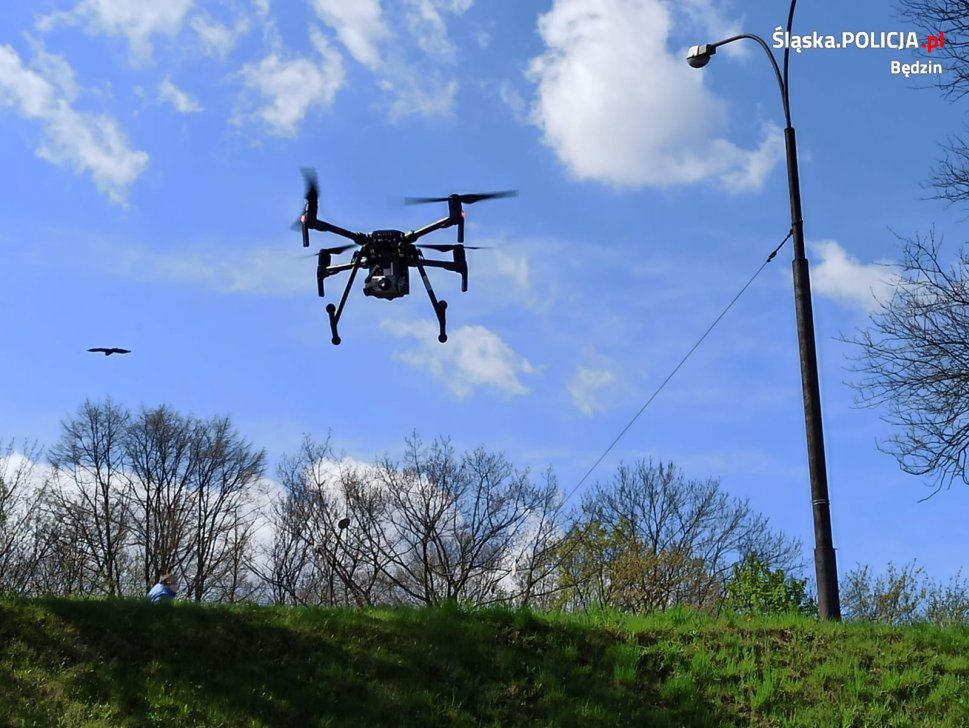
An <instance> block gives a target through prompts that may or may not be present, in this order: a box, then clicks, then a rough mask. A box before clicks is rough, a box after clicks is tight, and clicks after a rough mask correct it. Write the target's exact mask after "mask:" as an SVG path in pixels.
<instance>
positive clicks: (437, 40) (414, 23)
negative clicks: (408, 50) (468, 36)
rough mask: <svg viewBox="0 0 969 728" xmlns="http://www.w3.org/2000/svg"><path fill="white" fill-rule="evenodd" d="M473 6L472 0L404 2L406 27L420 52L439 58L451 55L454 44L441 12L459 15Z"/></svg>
mask: <svg viewBox="0 0 969 728" xmlns="http://www.w3.org/2000/svg"><path fill="white" fill-rule="evenodd" d="M473 4H474V0H452V1H450V2H449V1H448V0H406V6H407V25H408V28H409V30H410V32H411V35H412V36H414V38H416V39H417V45H418V46H420V48H421V50H423V51H424V52H425V53H429V54H434V55H439V56H451V55H453V53H454V44H453V43H452V42H451V40H450V38H448V32H447V21H446V20H445V19H444V17H443V16H442V12H444V13H452V14H455V15H460V14H462V13H464V12H466V11H467V10H468V8H470V7H471V5H473Z"/></svg>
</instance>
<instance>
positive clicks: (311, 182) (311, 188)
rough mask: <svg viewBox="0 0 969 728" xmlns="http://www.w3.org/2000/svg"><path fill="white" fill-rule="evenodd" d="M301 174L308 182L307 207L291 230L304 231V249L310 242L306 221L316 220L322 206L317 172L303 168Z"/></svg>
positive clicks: (309, 168) (310, 168)
mask: <svg viewBox="0 0 969 728" xmlns="http://www.w3.org/2000/svg"><path fill="white" fill-rule="evenodd" d="M300 172H302V173H303V179H304V180H305V182H306V194H305V197H306V205H305V206H304V207H303V212H302V214H301V215H300V216H299V217H297V218H296V220H294V221H293V224H292V225H290V229H291V230H302V231H303V247H304V248H308V247H309V244H310V241H309V235H308V233H307V230H306V227H305V226H304V224H303V222H304V220H315V219H316V218H317V216H318V214H317V213H318V212H319V204H320V183H319V180H318V179H317V178H316V170H315V169H313V168H312V167H302V168H300Z"/></svg>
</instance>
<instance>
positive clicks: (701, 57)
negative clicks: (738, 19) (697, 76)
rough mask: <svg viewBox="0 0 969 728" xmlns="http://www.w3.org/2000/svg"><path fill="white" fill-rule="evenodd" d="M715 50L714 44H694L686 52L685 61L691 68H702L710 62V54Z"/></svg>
mask: <svg viewBox="0 0 969 728" xmlns="http://www.w3.org/2000/svg"><path fill="white" fill-rule="evenodd" d="M716 52H717V47H716V46H715V45H695V46H691V47H690V52H689V53H687V54H686V62H687V63H689V64H690V65H691V66H692V67H693V68H703V67H704V66H705V65H707V64H708V63H709V62H710V58H711V56H713V55H714V54H715V53H716Z"/></svg>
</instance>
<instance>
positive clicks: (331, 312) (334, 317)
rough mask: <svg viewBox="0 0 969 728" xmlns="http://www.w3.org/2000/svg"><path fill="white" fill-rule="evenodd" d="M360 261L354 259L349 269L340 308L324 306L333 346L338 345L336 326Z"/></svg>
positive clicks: (338, 335)
mask: <svg viewBox="0 0 969 728" xmlns="http://www.w3.org/2000/svg"><path fill="white" fill-rule="evenodd" d="M361 260H362V259H361V258H360V257H359V256H358V257H356V258H354V261H353V267H352V268H351V269H350V278H349V279H348V280H347V287H346V288H344V289H343V296H342V297H341V298H340V307H339V308H337V307H336V306H334V305H333V304H332V303H328V304H326V313H327V315H328V316H329V317H330V333H332V334H333V338H331V339H330V341H331V342H332V343H333V345H334V346H339V345H340V341H341V339H340V334H339V333H337V330H336V326H337V324H338V323H339V322H340V316H342V315H343V307H344V306H346V304H347V296H348V295H350V289H351V288H352V287H353V279H354V278H356V277H357V271H358V270H360V261H361Z"/></svg>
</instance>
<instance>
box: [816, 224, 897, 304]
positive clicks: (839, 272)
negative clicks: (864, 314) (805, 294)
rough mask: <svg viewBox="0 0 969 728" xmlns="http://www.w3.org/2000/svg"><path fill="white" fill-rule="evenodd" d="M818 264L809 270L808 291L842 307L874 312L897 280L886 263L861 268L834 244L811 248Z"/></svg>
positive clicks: (880, 262) (857, 261)
mask: <svg viewBox="0 0 969 728" xmlns="http://www.w3.org/2000/svg"><path fill="white" fill-rule="evenodd" d="M811 250H812V251H813V252H816V253H817V254H818V255H820V256H821V262H820V263H819V264H817V265H815V266H813V268H812V270H811V287H812V289H813V290H814V291H815V292H816V293H818V294H820V295H822V296H828V297H829V298H833V299H835V300H838V301H840V302H842V303H847V304H850V305H852V306H858V307H860V308H861V309H863V310H865V311H874V310H876V309H877V308H878V302H879V301H887V300H888V298H889V297H890V296H891V293H892V289H893V288H894V286H895V285H896V283H897V282H898V280H899V276H898V273H896V272H895V271H893V269H892V265H891V263H890V262H888V261H876V262H875V263H869V264H867V265H866V264H864V263H861V262H860V261H859V260H858V259H857V258H853V257H852V256H850V255H848V252H847V251H846V250H845V249H844V248H843V247H841V246H840V245H839V244H838V243H836V242H834V241H833V240H825V241H822V242H818V243H812V244H811Z"/></svg>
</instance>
